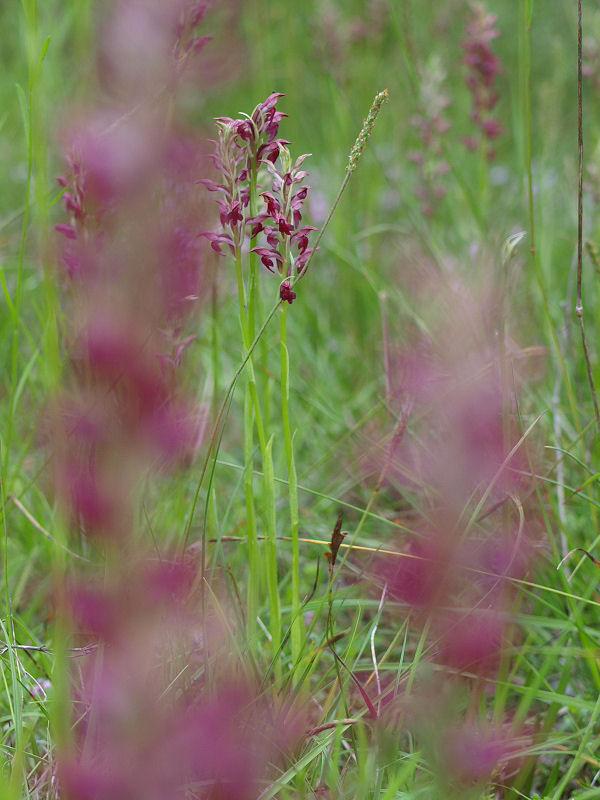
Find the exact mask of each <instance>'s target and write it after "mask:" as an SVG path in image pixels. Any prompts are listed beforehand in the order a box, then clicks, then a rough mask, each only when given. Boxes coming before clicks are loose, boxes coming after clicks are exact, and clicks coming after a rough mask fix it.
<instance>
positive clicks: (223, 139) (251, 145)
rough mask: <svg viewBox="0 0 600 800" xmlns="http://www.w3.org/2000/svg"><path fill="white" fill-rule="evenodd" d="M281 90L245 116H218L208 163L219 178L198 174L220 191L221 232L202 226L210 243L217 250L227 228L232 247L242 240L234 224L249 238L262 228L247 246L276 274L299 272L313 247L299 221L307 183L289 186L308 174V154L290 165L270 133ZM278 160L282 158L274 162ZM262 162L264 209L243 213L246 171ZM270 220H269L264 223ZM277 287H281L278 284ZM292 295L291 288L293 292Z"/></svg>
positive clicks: (288, 295)
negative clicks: (260, 240)
mask: <svg viewBox="0 0 600 800" xmlns="http://www.w3.org/2000/svg"><path fill="white" fill-rule="evenodd" d="M281 97H283V95H282V94H280V93H274V94H272V95H270V96H269V97H268V98H267V99H266V100H265V101H264V102H263V103H260V104H259V105H258V106H257V107H256V108H255V109H254V111H253V113H252V115H251V117H250V118H243V119H232V118H231V117H218V118H217V120H216V121H217V125H218V128H219V137H218V140H217V141H216V142H214V144H215V152H214V153H213V154H212V160H213V164H214V166H215V167H216V169H217V170H218V171H219V172H220V173H221V181H222V182H221V183H218V182H217V181H214V180H212V179H202V180H201V181H199V182H200V183H203V184H204V185H205V186H206V188H207V189H208V190H209V191H211V192H219V193H221V194H222V195H224V197H222V198H221V197H219V198H218V199H217V204H218V206H219V210H220V213H219V219H220V222H221V227H222V229H223V233H221V234H219V233H212V234H211V233H209V232H203V233H202V234H200V235H201V236H204V237H205V238H207V239H208V240H209V241H210V243H211V247H212V248H213V249H214V250H215V251H216V252H218V253H221V252H222V251H221V244H223V243H224V241H225V240H223V239H222V238H221V237H222V236H223V235H224V234H225V235H228V232H227V234H226V231H228V229H231V230H232V232H233V233H234V236H233V237H232V241H231V242H230V241H229V239H228V240H226V243H227V244H230V247H231V249H232V250H234V251H235V249H236V247H239V246H241V245H242V244H243V239H239V238H237V237H239V232H238V226H239V228H241V229H242V230H243V232H244V233H245V234H246V235H248V236H249V238H250V240H251V241H252V243H254V240H255V239H256V238H257V237H258V236H260V234H264V237H265V239H266V243H267V245H268V246H267V247H265V246H263V245H259V246H256V247H252V248H251V251H250V252H253V253H257V255H259V256H260V259H261V263H262V264H263V265H264V266H265V267H266V268H267V269H268V270H269V271H271V272H274V271H275V268H277V269H278V271H279V272H280V273H281V274H284V275H291V274H292V271H293V270H295V273H296V274H299V273H300V272H301V271H302V269H303V268H304V266H305V265H306V262H307V261H308V259H309V258H310V255H311V253H312V250H310V249H309V248H308V242H309V234H310V233H311V232H312V231H313V230H315V228H313V227H312V226H310V225H305V226H304V227H300V225H301V221H302V204H303V203H304V201H305V200H306V197H307V195H308V191H309V188H310V187H309V186H308V185H307V184H304V185H302V186H300V187H299V189H298V190H297V191H296V192H293V190H292V187H293V186H294V185H295V184H297V183H299V182H301V181H302V180H303V179H304V178H305V177H306V175H307V173H306V171H305V170H302V169H301V165H302V163H303V162H304V160H305V159H306V158H307V157H308V154H305V155H301V156H300V157H299V158H297V159H296V161H295V163H294V164H293V165H292V163H291V159H290V157H289V153H288V151H287V149H286V145H288V144H289V142H288V141H287V140H285V139H277V138H275V137H276V136H277V133H278V127H279V122H280V121H281V119H282V118H283V117H284V116H285V115H284V114H282V113H281V112H279V111H276V105H277V102H278V101H279V99H280V98H281ZM278 160H279V161H280V162H281V167H280V169H278V168H277V163H278ZM260 166H263V167H265V168H266V169H267V171H268V173H269V175H270V176H271V184H272V186H271V190H270V191H263V192H260V195H259V196H260V197H262V199H263V201H264V203H265V206H266V211H264V212H260V213H258V214H256V213H254V214H252V215H248V214H247V212H246V211H245V209H247V208H248V207H249V205H250V183H251V173H252V174H253V175H254V176H255V177H254V180H255V179H256V171H257V169H258V168H259V167H260ZM269 223H270V224H269ZM290 242H291V243H292V244H295V245H296V246H297V253H298V254H297V256H296V257H295V258H294V257H293V255H292V253H291V252H290ZM280 291H281V290H280ZM283 293H284V295H285V296H286V299H288V302H291V299H293V298H291V295H292V294H294V293H293V292H291V290H290V291H286V290H285V289H283ZM294 296H295V294H294Z"/></svg>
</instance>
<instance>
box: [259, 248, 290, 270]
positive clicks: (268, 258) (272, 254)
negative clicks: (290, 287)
mask: <svg viewBox="0 0 600 800" xmlns="http://www.w3.org/2000/svg"><path fill="white" fill-rule="evenodd" d="M251 252H252V253H257V255H259V256H260V260H261V261H262V263H263V264H264V265H265V267H266V268H267V269H268V270H269V271H270V272H274V271H275V267H276V266H277V265H278V264H283V257H282V255H281V253H278V252H277V250H272V249H269V248H268V247H253V248H252V250H251Z"/></svg>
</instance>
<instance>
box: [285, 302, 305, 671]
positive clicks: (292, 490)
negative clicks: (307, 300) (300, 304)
mask: <svg viewBox="0 0 600 800" xmlns="http://www.w3.org/2000/svg"><path fill="white" fill-rule="evenodd" d="M279 342H280V349H281V410H282V417H283V433H284V441H285V458H286V461H287V470H288V486H289V502H290V522H291V526H292V529H291V538H292V627H291V644H292V662H293V663H294V664H297V663H298V661H299V658H300V654H301V652H302V645H303V641H304V624H303V617H302V614H301V605H300V546H299V542H298V535H299V529H300V520H299V515H298V476H297V473H296V464H295V461H294V441H293V436H292V431H291V427H290V408H289V402H290V359H289V353H288V349H287V306H286V304H285V303H284V304H283V305H282V307H281V311H280V314H279Z"/></svg>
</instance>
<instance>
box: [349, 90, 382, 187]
mask: <svg viewBox="0 0 600 800" xmlns="http://www.w3.org/2000/svg"><path fill="white" fill-rule="evenodd" d="M389 101H390V95H389V93H388V90H387V89H384V90H383V91H382V92H379V94H377V95H375V99H374V100H373V103H372V104H371V108H370V109H369V113H368V114H367V118H366V119H365V121H364V122H363V125H362V128H361V129H360V133H359V134H358V136H357V138H356V141H355V142H354V145H353V147H352V150H351V151H350V155H349V156H348V164H347V166H346V172H347V173H348V174H351V173H352V172H354V170H355V169H356V168H357V166H358V162H359V161H360V158H361V156H362V154H363V152H364V149H365V147H366V146H367V141H368V139H369V136H370V135H371V134H372V133H373V128H374V127H375V122H376V121H377V117H378V116H379V112H380V111H381V107H382V105H383V104H384V103H389Z"/></svg>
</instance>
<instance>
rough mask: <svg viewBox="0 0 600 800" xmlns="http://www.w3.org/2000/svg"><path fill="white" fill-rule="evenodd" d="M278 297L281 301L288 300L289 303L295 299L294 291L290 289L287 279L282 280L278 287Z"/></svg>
mask: <svg viewBox="0 0 600 800" xmlns="http://www.w3.org/2000/svg"><path fill="white" fill-rule="evenodd" d="M279 297H280V298H281V300H283V302H284V303H285V302H288V303H289V304H290V305H291V304H292V303H293V302H294V300H295V299H296V292H294V291H292V287H291V286H290V282H289V281H283V282H282V283H281V286H280V287H279Z"/></svg>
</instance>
